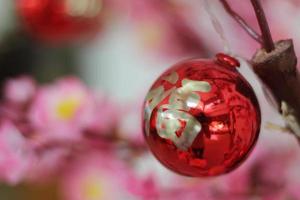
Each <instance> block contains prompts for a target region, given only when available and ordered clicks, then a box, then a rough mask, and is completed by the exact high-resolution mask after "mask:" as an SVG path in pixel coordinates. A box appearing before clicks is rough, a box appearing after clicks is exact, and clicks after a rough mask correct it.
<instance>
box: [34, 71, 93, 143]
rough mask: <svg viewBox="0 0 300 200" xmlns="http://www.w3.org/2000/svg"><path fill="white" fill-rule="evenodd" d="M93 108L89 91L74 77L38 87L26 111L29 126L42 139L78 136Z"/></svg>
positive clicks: (75, 138)
mask: <svg viewBox="0 0 300 200" xmlns="http://www.w3.org/2000/svg"><path fill="white" fill-rule="evenodd" d="M94 108H95V100H94V97H93V95H92V93H91V92H90V91H89V90H88V88H87V87H85V85H84V84H83V83H82V82H81V81H80V80H78V79H77V78H75V77H67V78H64V79H60V80H58V81H57V82H55V83H54V84H52V85H46V86H43V87H41V88H40V89H39V90H38V92H37V95H36V98H35V99H34V101H33V103H32V107H31V108H30V111H29V119H30V122H31V123H32V125H33V127H34V128H35V129H36V130H37V131H38V132H40V133H41V135H42V137H43V138H46V139H54V140H55V139H69V140H77V139H80V138H81V131H82V130H83V129H84V128H86V126H87V125H88V124H89V123H91V120H92V118H93V112H94Z"/></svg>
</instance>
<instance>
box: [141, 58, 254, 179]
mask: <svg viewBox="0 0 300 200" xmlns="http://www.w3.org/2000/svg"><path fill="white" fill-rule="evenodd" d="M238 66H239V62H238V61H237V60H235V59H234V58H232V57H230V56H228V55H224V54H222V55H221V54H219V55H218V56H217V59H216V60H201V59H198V60H190V61H186V62H182V63H180V64H177V65H175V66H173V67H172V68H170V69H169V70H168V71H167V72H165V73H164V74H163V75H162V76H161V77H160V78H159V79H158V80H157V81H156V82H155V83H154V85H153V86H152V88H151V90H150V91H149V93H148V95H147V97H146V100H145V105H144V132H145V138H146V140H147V143H148V144H149V147H150V149H151V151H152V152H153V153H154V155H155V156H156V157H157V158H158V160H159V161H160V162H161V163H162V164H164V165H165V166H166V167H168V168H170V169H171V170H173V171H175V172H177V173H180V174H183V175H188V176H213V175H219V174H223V173H227V172H230V171H232V170H233V169H235V168H236V167H237V166H238V165H239V164H240V163H241V162H242V161H243V160H245V158H246V157H247V156H248V155H249V153H250V151H251V150H252V148H253V146H254V144H255V143H256V140H257V138H258V134H259V130H260V110H259V105H258V102H257V99H256V96H255V94H254V92H253V89H252V88H251V86H250V85H249V83H248V82H247V81H246V80H245V79H244V78H243V77H242V75H241V74H239V72H238V71H237V70H236V67H238Z"/></svg>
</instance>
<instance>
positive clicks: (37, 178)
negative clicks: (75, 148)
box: [26, 147, 71, 183]
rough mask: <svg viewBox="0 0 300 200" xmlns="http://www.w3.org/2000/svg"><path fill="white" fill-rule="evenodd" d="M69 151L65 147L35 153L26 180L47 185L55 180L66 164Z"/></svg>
mask: <svg viewBox="0 0 300 200" xmlns="http://www.w3.org/2000/svg"><path fill="white" fill-rule="evenodd" d="M70 155H71V150H70V149H68V148H67V147H57V148H49V149H44V150H43V151H41V152H37V154H36V156H35V159H34V160H33V161H32V163H31V166H30V171H29V172H28V174H27V176H26V179H27V180H28V181H29V182H35V183H47V182H49V181H51V180H52V179H55V178H57V176H58V174H59V173H60V172H61V171H62V170H63V169H64V167H65V166H66V164H67V162H68V157H69V156H70Z"/></svg>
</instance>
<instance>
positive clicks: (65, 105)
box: [56, 98, 81, 120]
mask: <svg viewBox="0 0 300 200" xmlns="http://www.w3.org/2000/svg"><path fill="white" fill-rule="evenodd" d="M80 104H81V101H80V99H76V98H66V99H63V100H62V101H60V102H59V103H58V105H57V107H56V114H57V117H58V118H59V119H61V120H70V119H72V118H73V117H74V115H75V114H76V112H77V111H78V108H79V106H80Z"/></svg>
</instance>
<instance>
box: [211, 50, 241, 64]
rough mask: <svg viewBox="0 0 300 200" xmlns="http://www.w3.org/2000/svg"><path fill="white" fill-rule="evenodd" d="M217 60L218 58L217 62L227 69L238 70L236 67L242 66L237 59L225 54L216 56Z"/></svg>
mask: <svg viewBox="0 0 300 200" xmlns="http://www.w3.org/2000/svg"><path fill="white" fill-rule="evenodd" d="M216 58H217V62H219V63H220V64H222V65H225V66H227V67H232V68H236V67H240V65H241V64H240V62H239V61H238V60H237V59H235V58H233V57H231V56H229V55H227V54H224V53H218V54H216Z"/></svg>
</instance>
